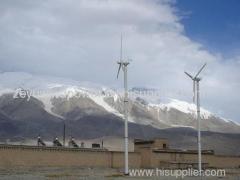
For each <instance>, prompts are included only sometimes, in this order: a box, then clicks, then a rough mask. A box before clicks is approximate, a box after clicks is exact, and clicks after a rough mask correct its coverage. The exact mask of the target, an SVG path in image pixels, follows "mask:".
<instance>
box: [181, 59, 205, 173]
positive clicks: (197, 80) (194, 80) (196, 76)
mask: <svg viewBox="0 0 240 180" xmlns="http://www.w3.org/2000/svg"><path fill="white" fill-rule="evenodd" d="M206 65H207V64H206V63H205V64H204V65H203V66H202V67H201V69H200V70H199V71H198V73H197V74H196V75H195V76H192V75H190V74H189V73H187V72H184V73H185V74H186V75H187V76H188V77H190V78H191V79H192V81H193V103H194V104H195V103H197V121H198V170H199V173H200V175H201V172H202V151H201V124H200V120H201V117H200V93H199V91H200V90H199V82H200V81H201V78H199V77H198V75H199V74H200V73H201V72H202V70H203V68H204V67H205V66H206ZM195 86H197V102H196V101H195V100H196V89H195Z"/></svg>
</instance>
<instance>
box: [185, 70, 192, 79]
mask: <svg viewBox="0 0 240 180" xmlns="http://www.w3.org/2000/svg"><path fill="white" fill-rule="evenodd" d="M184 73H185V74H186V75H187V76H188V77H190V78H191V79H193V77H192V76H191V75H190V74H189V73H187V72H186V71H185V72H184Z"/></svg>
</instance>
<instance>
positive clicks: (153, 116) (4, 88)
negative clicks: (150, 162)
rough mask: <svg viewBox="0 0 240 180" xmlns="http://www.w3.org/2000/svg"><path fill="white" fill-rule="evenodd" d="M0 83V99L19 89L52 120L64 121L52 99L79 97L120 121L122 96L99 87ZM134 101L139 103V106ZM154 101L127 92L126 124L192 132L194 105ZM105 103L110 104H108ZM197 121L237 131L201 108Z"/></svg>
mask: <svg viewBox="0 0 240 180" xmlns="http://www.w3.org/2000/svg"><path fill="white" fill-rule="evenodd" d="M0 82H1V83H0V95H1V94H4V93H9V92H14V90H15V89H17V88H19V87H21V88H23V89H25V90H29V91H30V92H31V95H32V96H34V97H35V98H37V99H39V100H40V101H42V102H43V104H44V106H45V110H46V111H47V112H49V113H51V114H52V115H54V116H58V117H61V118H64V117H62V116H60V115H59V114H57V113H54V112H53V111H52V109H53V104H52V98H54V97H63V98H66V99H67V100H70V99H72V98H73V99H74V98H77V97H79V96H81V97H86V98H88V99H91V100H92V101H93V102H94V103H95V104H96V105H98V106H99V107H102V108H103V109H105V110H106V111H107V112H109V113H111V114H114V115H116V116H118V117H121V118H123V99H122V92H117V91H114V90H112V89H110V88H107V87H104V86H102V85H99V84H93V83H90V82H81V83H80V82H77V81H73V80H68V79H64V78H53V77H47V76H34V75H30V74H27V73H23V72H6V73H0ZM145 90H146V89H145ZM137 98H139V99H142V102H140V104H139V99H138V100H137ZM158 98H159V97H157V98H156V97H153V96H149V97H146V96H145V95H144V97H142V96H141V95H139V94H137V93H136V94H134V93H133V92H131V96H130V100H129V121H131V122H135V123H140V124H141V123H144V124H150V125H153V126H155V127H158V128H162V127H190V128H196V121H195V119H196V118H195V117H196V106H195V105H194V104H192V103H188V102H185V101H180V100H177V99H170V98H165V100H164V101H159V99H158ZM162 98H163V97H161V99H162ZM106 99H108V100H106ZM109 99H112V100H111V101H110V100H109ZM166 99H167V100H166ZM81 101H83V99H81ZM201 118H202V119H203V120H205V121H203V128H205V129H206V130H212V129H214V130H218V129H219V128H220V127H221V128H222V130H221V131H225V129H227V131H230V129H231V128H234V129H235V131H238V128H239V126H240V125H239V123H236V122H233V121H231V120H226V119H224V118H219V117H217V116H216V115H214V114H213V113H211V112H209V111H208V110H206V109H204V108H201ZM236 126H238V127H236ZM235 131H234V132H235Z"/></svg>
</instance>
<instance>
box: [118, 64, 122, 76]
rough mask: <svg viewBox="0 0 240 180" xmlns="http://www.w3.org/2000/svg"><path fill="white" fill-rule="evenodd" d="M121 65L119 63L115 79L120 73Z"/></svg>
mask: <svg viewBox="0 0 240 180" xmlns="http://www.w3.org/2000/svg"><path fill="white" fill-rule="evenodd" d="M121 67H122V64H121V63H119V67H118V72H117V79H118V76H119V73H120V69H121Z"/></svg>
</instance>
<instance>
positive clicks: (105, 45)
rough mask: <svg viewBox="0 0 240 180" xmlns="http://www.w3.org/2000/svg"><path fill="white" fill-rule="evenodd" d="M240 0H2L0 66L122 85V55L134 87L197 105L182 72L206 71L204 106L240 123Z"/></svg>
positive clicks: (202, 83)
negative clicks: (119, 62) (118, 74)
mask: <svg viewBox="0 0 240 180" xmlns="http://www.w3.org/2000/svg"><path fill="white" fill-rule="evenodd" d="M239 6H240V3H239V1H236V0H225V1H216V0H212V1H207V0H203V1H190V0H188V1H187V0H181V1H177V0H176V1H175V0H162V1H160V0H121V1H120V0H41V1H40V0H39V1H33V0H8V1H0V70H1V71H2V72H6V71H24V72H28V73H32V74H37V75H38V74H39V75H42V74H43V75H49V76H57V77H65V78H71V79H74V80H78V81H90V82H93V83H100V84H104V85H107V86H110V87H121V85H122V84H121V83H122V81H121V79H120V80H118V81H117V80H116V70H117V64H116V61H117V60H118V59H119V54H120V50H119V49H120V34H121V33H122V34H123V37H124V41H123V57H124V58H125V59H132V61H131V64H130V66H129V83H130V88H131V87H134V86H141V87H154V88H158V89H160V90H161V92H162V94H163V96H171V97H173V98H178V99H182V100H186V101H189V102H191V96H192V94H191V89H192V83H191V81H190V80H189V79H188V78H187V77H186V76H185V75H184V73H183V72H184V70H187V71H189V72H192V73H193V74H194V72H196V71H197V70H198V68H199V67H200V66H201V65H202V64H203V63H205V62H207V63H208V65H207V67H206V69H205V70H204V71H203V73H202V74H201V76H202V78H203V80H202V81H201V96H202V98H201V101H202V102H201V103H202V105H203V106H204V107H205V108H207V109H209V110H211V111H213V112H215V113H217V114H218V115H219V116H223V117H226V118H231V119H233V120H236V121H239V122H240V116H239V107H240V96H239V94H238V92H239V89H240V71H239V68H240V43H239V42H240V33H239V32H240V23H239V22H240V21H239V20H240V18H239V17H240V16H239V12H238V8H237V7H239Z"/></svg>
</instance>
